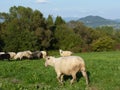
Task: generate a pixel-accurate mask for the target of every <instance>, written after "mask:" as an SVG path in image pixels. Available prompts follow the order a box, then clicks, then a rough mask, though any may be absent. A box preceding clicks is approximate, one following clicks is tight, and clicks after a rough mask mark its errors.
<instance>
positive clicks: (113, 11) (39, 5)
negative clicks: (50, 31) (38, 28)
mask: <svg viewBox="0 0 120 90" xmlns="http://www.w3.org/2000/svg"><path fill="white" fill-rule="evenodd" d="M13 6H24V7H30V8H31V9H33V10H39V11H40V12H41V13H42V14H43V15H44V17H47V16H48V15H52V16H54V17H56V16H61V17H78V18H82V17H86V16H88V15H93V16H101V17H103V18H106V19H120V0H2V1H1V2H0V12H9V9H10V7H13Z"/></svg>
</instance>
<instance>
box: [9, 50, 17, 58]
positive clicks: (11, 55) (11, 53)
mask: <svg viewBox="0 0 120 90" xmlns="http://www.w3.org/2000/svg"><path fill="white" fill-rule="evenodd" d="M8 54H10V58H11V59H13V58H14V56H16V53H15V52H8Z"/></svg>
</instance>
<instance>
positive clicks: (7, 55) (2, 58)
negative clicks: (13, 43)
mask: <svg viewBox="0 0 120 90" xmlns="http://www.w3.org/2000/svg"><path fill="white" fill-rule="evenodd" d="M4 59H8V60H10V54H8V53H5V54H0V60H4Z"/></svg>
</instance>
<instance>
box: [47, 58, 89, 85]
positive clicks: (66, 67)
mask: <svg viewBox="0 0 120 90" xmlns="http://www.w3.org/2000/svg"><path fill="white" fill-rule="evenodd" d="M45 60H46V61H45V66H48V65H50V66H53V67H54V69H55V71H56V73H57V79H58V81H59V82H60V83H62V81H63V76H64V75H72V80H71V81H70V83H71V84H72V83H73V82H74V80H76V74H77V72H79V71H81V72H82V75H83V76H84V78H85V79H86V84H87V85H88V77H87V74H86V70H85V63H84V60H83V59H82V58H81V57H79V56H68V57H59V58H55V57H52V56H47V57H46V58H45Z"/></svg>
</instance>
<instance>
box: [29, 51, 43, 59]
mask: <svg viewBox="0 0 120 90" xmlns="http://www.w3.org/2000/svg"><path fill="white" fill-rule="evenodd" d="M39 58H42V53H41V51H35V52H32V55H31V59H39Z"/></svg>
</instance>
